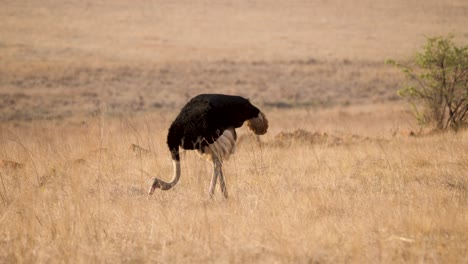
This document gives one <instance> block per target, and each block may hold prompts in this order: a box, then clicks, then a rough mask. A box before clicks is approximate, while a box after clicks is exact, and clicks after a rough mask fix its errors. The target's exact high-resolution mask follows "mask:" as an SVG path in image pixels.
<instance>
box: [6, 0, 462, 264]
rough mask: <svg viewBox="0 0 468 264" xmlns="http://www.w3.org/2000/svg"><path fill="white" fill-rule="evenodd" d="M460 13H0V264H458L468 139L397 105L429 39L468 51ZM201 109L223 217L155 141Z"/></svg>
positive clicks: (191, 174)
mask: <svg viewBox="0 0 468 264" xmlns="http://www.w3.org/2000/svg"><path fill="white" fill-rule="evenodd" d="M466 25H468V2H467V1H464V0H450V1H435V0H427V1H422V0H421V1H416V0H412V1H403V0H396V1H384V0H376V1H371V0H360V1H340V0H332V1H306V0H293V1H256V0H253V1H249V0H240V1H225V0H222V1H205V0H202V1H182V0H177V1H161V0H155V1H128V0H116V1H111V0H99V1H77V0H70V1H49V0H46V1H28V0H24V1H1V8H0V263H468V131H466V130H464V131H460V132H458V133H445V134H440V133H429V132H428V130H427V129H421V128H420V127H419V126H418V125H417V124H416V122H415V120H414V119H413V118H412V116H411V113H410V108H409V107H408V105H407V104H406V103H405V102H404V101H403V100H402V99H400V98H399V97H398V96H397V95H396V90H397V89H398V88H399V87H400V86H401V85H402V84H403V83H404V79H403V76H402V75H401V73H399V72H398V71H397V70H395V69H394V68H392V67H391V66H388V65H385V64H384V63H383V62H384V60H385V59H386V58H393V59H397V60H402V61H407V60H408V59H409V58H410V57H411V56H412V55H413V54H414V52H415V51H416V50H418V49H420V48H421V47H422V45H423V44H424V43H425V36H434V35H447V34H454V35H455V42H458V43H467V42H468V27H467V26H466ZM199 93H227V94H238V95H242V96H245V97H248V98H250V100H251V102H252V103H254V104H255V105H257V106H258V107H259V108H261V109H262V111H263V112H265V114H266V115H267V117H268V119H269V122H270V128H269V131H268V133H267V134H266V135H265V136H262V137H261V138H260V139H261V141H260V142H258V141H256V140H255V138H253V136H252V135H251V134H250V132H249V131H248V129H246V128H241V129H239V130H238V135H239V139H238V148H237V150H236V154H235V155H234V156H232V157H231V158H230V160H229V161H227V162H225V163H224V165H223V167H224V174H225V176H226V178H227V188H228V191H229V195H230V197H229V199H227V200H226V199H224V198H223V197H222V194H221V192H220V190H219V186H217V187H218V188H217V189H216V192H215V197H214V198H212V199H209V198H208V187H209V183H210V178H211V173H212V167H211V165H210V164H209V163H207V162H206V161H204V160H202V159H200V158H199V157H198V155H197V154H196V153H195V152H193V151H186V152H182V155H181V164H182V176H181V180H180V181H179V183H178V184H177V186H175V187H174V188H173V189H171V190H170V191H167V192H162V191H160V190H157V191H156V192H155V193H154V195H153V196H148V195H147V191H148V189H149V187H150V184H151V179H152V178H153V177H158V178H162V179H165V180H169V179H170V177H171V174H172V165H171V160H170V153H169V151H168V149H167V146H166V143H165V141H166V136H167V129H168V127H169V125H170V123H171V122H172V120H173V119H174V118H175V116H176V115H177V114H178V111H179V109H180V108H181V107H182V106H183V105H184V104H185V103H186V102H187V101H188V100H189V99H190V98H191V97H192V96H194V95H196V94H199Z"/></svg>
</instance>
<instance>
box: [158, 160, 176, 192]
mask: <svg viewBox="0 0 468 264" xmlns="http://www.w3.org/2000/svg"><path fill="white" fill-rule="evenodd" d="M172 165H173V167H174V174H173V176H172V179H171V181H170V182H165V181H162V180H159V183H160V184H161V190H163V191H166V190H169V189H171V188H172V187H174V185H176V184H177V182H178V181H179V179H180V161H178V160H172Z"/></svg>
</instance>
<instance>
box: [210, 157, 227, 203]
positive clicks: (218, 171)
mask: <svg viewBox="0 0 468 264" xmlns="http://www.w3.org/2000/svg"><path fill="white" fill-rule="evenodd" d="M212 159H213V178H211V185H210V191H209V193H210V198H211V197H213V195H214V190H215V187H216V181H217V179H218V177H219V183H220V184H221V191H222V192H223V195H224V198H228V193H227V189H226V182H225V181H224V175H223V165H222V163H221V161H220V160H219V159H218V157H217V156H216V155H213V156H212Z"/></svg>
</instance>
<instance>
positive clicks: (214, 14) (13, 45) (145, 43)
mask: <svg viewBox="0 0 468 264" xmlns="http://www.w3.org/2000/svg"><path fill="white" fill-rule="evenodd" d="M0 17H2V23H1V24H0V36H1V39H0V61H1V62H2V63H1V64H0V95H1V96H0V112H1V116H0V120H1V121H18V120H24V121H28V120H35V119H50V118H53V119H56V118H64V117H70V116H76V115H84V116H89V115H92V114H93V113H96V112H98V111H102V109H103V108H105V109H106V111H107V112H108V113H113V114H125V113H131V112H135V111H152V110H155V108H161V107H163V108H171V109H177V108H180V107H181V106H182V105H183V104H184V103H185V102H186V101H187V100H188V99H189V98H190V97H192V96H194V95H196V94H198V93H205V92H206V93H230V94H240V95H243V96H246V97H249V98H250V99H251V100H252V101H253V102H255V103H257V104H260V105H262V106H266V107H279V108H291V107H319V108H322V107H331V106H343V105H356V104H368V103H370V104H375V103H385V102H392V101H395V100H398V97H397V96H396V94H395V90H396V89H397V88H398V86H399V85H400V84H401V81H402V76H401V75H400V74H399V73H397V72H396V71H395V70H394V69H392V68H391V67H390V66H387V65H384V63H383V62H384V60H385V59H386V58H395V59H401V60H406V59H408V58H409V57H410V56H411V55H412V54H413V53H414V52H415V50H416V49H418V48H420V47H421V46H422V45H423V44H424V41H425V36H432V35H446V34H450V33H451V34H454V35H455V36H456V40H457V41H460V42H466V40H467V39H468V31H467V29H466V26H465V25H466V22H467V19H466V18H467V17H468V4H467V3H466V1H444V2H440V1H391V2H388V1H359V2H356V3H355V2H353V3H350V2H348V1H288V2H278V1H275V2H267V1H235V2H231V1H217V2H216V3H212V2H210V1H197V2H196V3H193V2H192V1H139V2H138V3H134V2H132V1H123V0H120V1H98V2H96V1H91V2H87V1H67V2H63V1H41V2H40V3H39V2H37V1H20V2H17V1H6V2H5V3H3V4H2V9H1V10H0Z"/></svg>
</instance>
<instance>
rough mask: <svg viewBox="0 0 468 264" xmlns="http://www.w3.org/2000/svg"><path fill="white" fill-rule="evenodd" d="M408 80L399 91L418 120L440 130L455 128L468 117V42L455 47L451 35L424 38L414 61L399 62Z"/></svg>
mask: <svg viewBox="0 0 468 264" xmlns="http://www.w3.org/2000/svg"><path fill="white" fill-rule="evenodd" d="M386 63H388V64H391V65H394V66H396V67H398V68H399V69H401V70H402V72H403V73H404V74H405V76H406V78H407V80H408V82H407V84H406V85H405V86H404V87H403V88H401V89H399V90H398V94H399V95H400V96H401V97H403V98H406V99H408V101H409V102H410V103H411V105H412V107H413V110H414V115H415V117H416V118H417V120H418V121H419V122H420V124H433V125H434V126H435V128H437V129H439V130H448V129H454V130H456V129H458V128H459V127H460V126H461V125H463V124H464V123H466V121H467V120H468V46H462V47H457V46H456V45H455V44H454V43H453V36H448V37H440V36H439V37H433V38H427V42H426V45H425V46H424V48H423V49H422V51H420V52H417V53H416V56H415V57H414V59H413V61H412V62H410V63H409V64H408V65H402V64H400V63H398V62H396V61H394V60H387V61H386Z"/></svg>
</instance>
